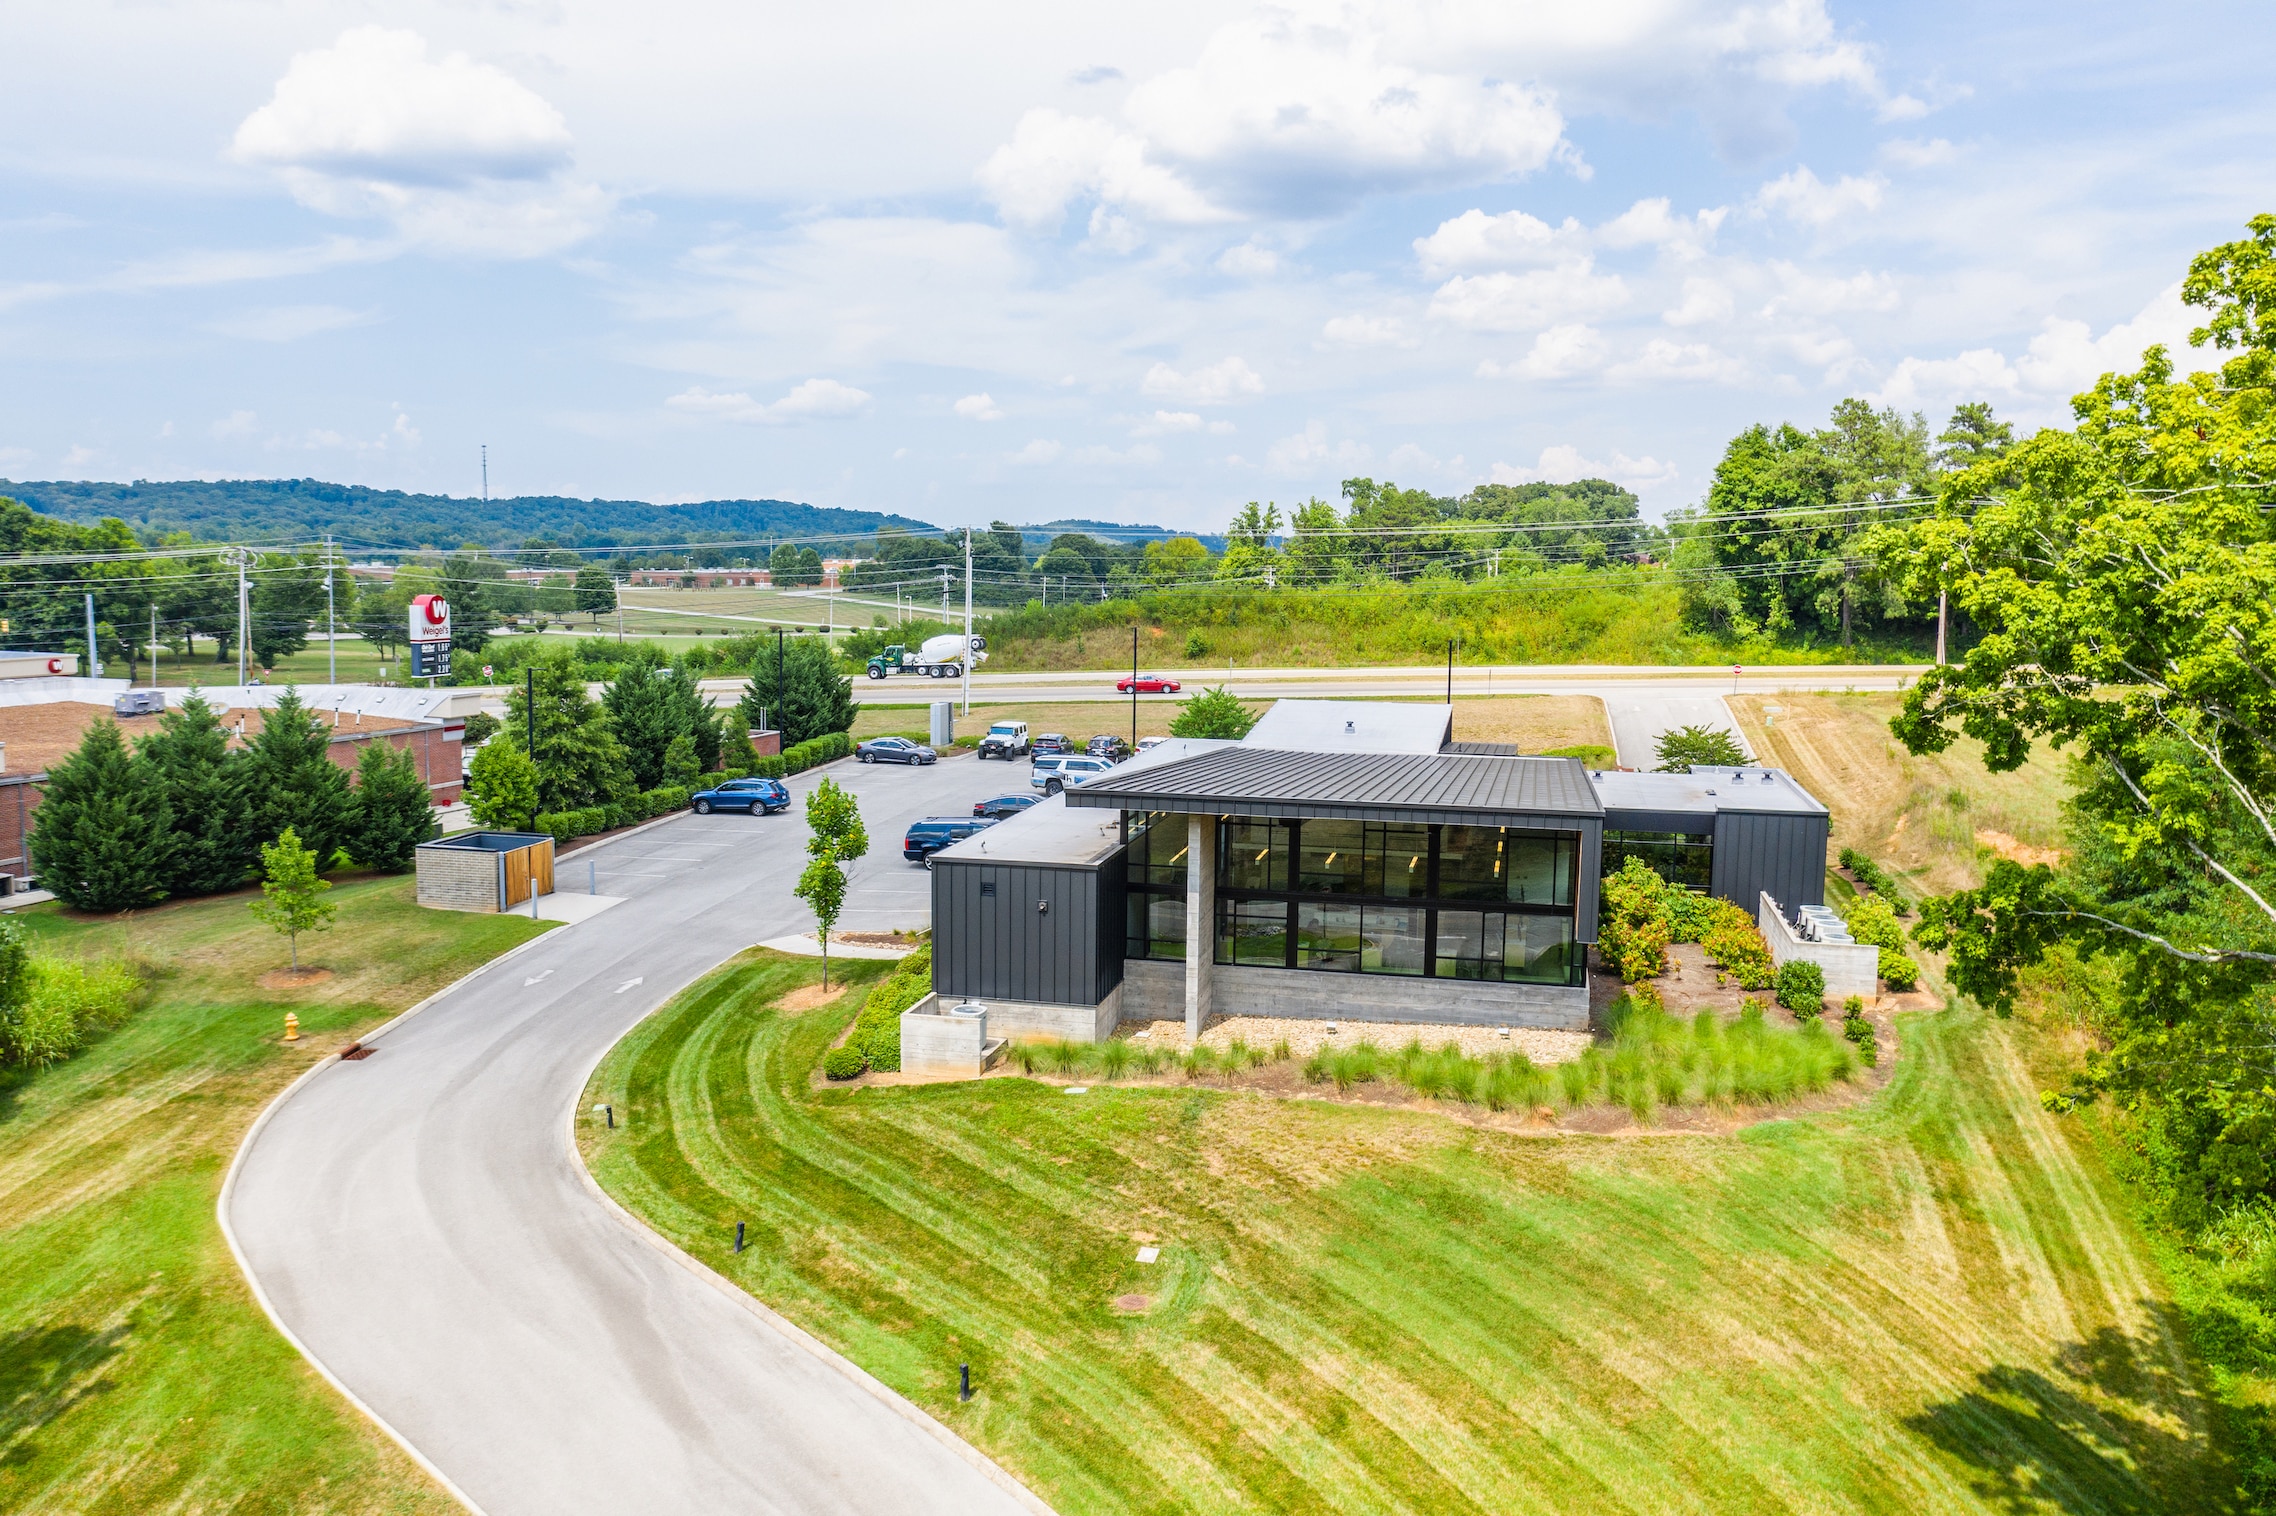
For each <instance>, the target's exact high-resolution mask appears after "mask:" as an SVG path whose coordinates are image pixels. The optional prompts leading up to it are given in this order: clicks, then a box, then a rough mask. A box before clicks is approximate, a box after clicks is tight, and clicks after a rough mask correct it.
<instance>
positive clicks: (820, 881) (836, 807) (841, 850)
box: [793, 779, 869, 989]
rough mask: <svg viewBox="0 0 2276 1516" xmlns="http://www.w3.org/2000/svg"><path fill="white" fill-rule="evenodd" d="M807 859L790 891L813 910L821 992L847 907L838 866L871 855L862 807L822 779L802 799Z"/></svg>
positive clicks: (843, 876) (827, 981)
mask: <svg viewBox="0 0 2276 1516" xmlns="http://www.w3.org/2000/svg"><path fill="white" fill-rule="evenodd" d="M806 829H807V831H808V833H809V834H810V835H809V836H808V837H807V839H806V855H807V857H808V858H809V859H810V860H811V861H810V862H809V863H808V864H807V865H806V872H804V873H803V874H800V875H799V876H798V886H797V888H796V889H795V890H794V891H793V893H794V894H796V895H797V896H798V898H799V899H801V900H803V901H805V902H806V903H807V905H808V906H810V907H812V908H813V911H814V925H815V927H816V929H817V930H816V935H817V936H819V937H820V938H821V939H822V987H823V988H824V989H828V988H829V987H830V932H831V930H832V929H833V928H835V927H836V926H837V924H838V913H839V912H840V911H842V910H844V909H845V904H846V871H845V870H844V869H842V868H840V867H839V865H840V864H843V863H851V862H853V861H854V860H855V859H856V858H859V857H861V856H862V855H864V854H865V853H867V852H868V851H869V831H868V829H867V828H866V827H864V826H863V825H862V824H861V807H860V806H859V805H858V804H857V803H856V802H855V800H854V797H853V796H852V795H850V794H848V793H846V791H844V790H842V789H840V788H839V787H838V785H837V782H836V781H835V780H830V779H825V780H823V781H822V782H821V783H820V784H818V785H816V786H815V787H814V793H813V794H811V795H808V796H807V797H806Z"/></svg>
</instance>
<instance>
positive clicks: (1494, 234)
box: [1415, 209, 1588, 278]
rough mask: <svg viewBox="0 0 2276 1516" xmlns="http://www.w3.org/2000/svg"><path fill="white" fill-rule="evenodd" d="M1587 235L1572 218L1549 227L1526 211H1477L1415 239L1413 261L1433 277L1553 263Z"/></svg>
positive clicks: (1574, 251) (1574, 250) (1570, 252)
mask: <svg viewBox="0 0 2276 1516" xmlns="http://www.w3.org/2000/svg"><path fill="white" fill-rule="evenodd" d="M1587 238H1588V233H1587V231H1586V230H1585V229H1584V228H1583V227H1582V226H1581V224H1580V223H1579V222H1578V221H1575V220H1574V219H1573V218H1572V217H1570V216H1567V217H1566V218H1565V220H1564V224H1563V225H1562V226H1551V225H1550V224H1549V223H1548V222H1546V221H1543V220H1542V219H1541V218H1540V217H1538V216H1529V215H1527V214H1526V213H1525V212H1523V211H1503V212H1502V213H1501V214H1500V215H1498V216H1489V215H1487V214H1486V213H1485V212H1484V211H1482V210H1475V209H1473V210H1467V211H1464V212H1463V213H1462V214H1461V215H1459V216H1456V217H1454V218H1452V219H1451V220H1447V221H1441V222H1440V223H1439V224H1438V230H1436V231H1434V232H1432V233H1431V234H1430V235H1429V236H1427V237H1417V238H1416V239H1415V261H1416V262H1418V263H1420V264H1421V265H1422V271H1423V272H1424V273H1425V274H1428V275H1430V276H1431V277H1432V278H1436V277H1438V276H1439V275H1441V274H1450V273H1454V272H1456V271H1458V270H1464V269H1475V268H1507V267H1509V266H1510V265H1512V264H1525V263H1553V262H1556V261H1558V260H1559V259H1560V258H1570V257H1573V256H1574V255H1575V254H1577V253H1578V252H1579V250H1580V248H1581V247H1582V246H1583V244H1584V243H1585V242H1586V241H1587Z"/></svg>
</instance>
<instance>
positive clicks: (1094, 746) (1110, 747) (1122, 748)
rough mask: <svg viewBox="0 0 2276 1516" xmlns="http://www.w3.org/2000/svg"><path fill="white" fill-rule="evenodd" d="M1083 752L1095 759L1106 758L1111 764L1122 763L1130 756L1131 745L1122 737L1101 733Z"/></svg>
mask: <svg viewBox="0 0 2276 1516" xmlns="http://www.w3.org/2000/svg"><path fill="white" fill-rule="evenodd" d="M1083 751H1084V752H1086V753H1088V754H1090V755H1091V756H1092V757H1093V758H1104V759H1105V760H1106V761H1107V762H1109V763H1120V762H1121V761H1122V760H1123V759H1125V758H1127V757H1129V756H1130V744H1129V743H1128V742H1125V741H1124V740H1123V739H1122V738H1120V737H1115V736H1110V735H1109V734H1107V733H1105V732H1101V733H1099V734H1098V735H1097V736H1096V737H1093V738H1092V739H1091V740H1090V745H1089V746H1088V747H1085V748H1084V749H1083Z"/></svg>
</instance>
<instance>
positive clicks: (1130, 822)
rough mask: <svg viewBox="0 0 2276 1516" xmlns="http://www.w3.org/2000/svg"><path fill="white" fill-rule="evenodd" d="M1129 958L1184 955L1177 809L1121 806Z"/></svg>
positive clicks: (1182, 828) (1182, 839) (1181, 829)
mask: <svg viewBox="0 0 2276 1516" xmlns="http://www.w3.org/2000/svg"><path fill="white" fill-rule="evenodd" d="M1122 824H1123V828H1124V831H1125V833H1126V835H1127V836H1128V839H1129V846H1130V852H1129V865H1128V877H1127V880H1126V889H1127V895H1126V897H1125V898H1126V899H1127V901H1128V907H1127V908H1128V911H1129V917H1128V933H1127V935H1128V938H1129V941H1128V945H1127V946H1126V947H1125V948H1124V949H1123V954H1124V956H1125V957H1129V958H1183V957H1185V937H1186V926H1185V855H1186V817H1184V816H1183V815H1181V814H1179V813H1177V812H1175V811H1125V812H1124V813H1123V817H1122Z"/></svg>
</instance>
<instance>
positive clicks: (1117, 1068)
mask: <svg viewBox="0 0 2276 1516" xmlns="http://www.w3.org/2000/svg"><path fill="white" fill-rule="evenodd" d="M1137 1057H1138V1050H1137V1049H1136V1048H1133V1047H1132V1046H1131V1045H1130V1044H1129V1043H1127V1042H1125V1041H1123V1040H1122V1039H1121V1038H1119V1037H1116V1038H1113V1039H1111V1040H1110V1041H1108V1042H1107V1043H1106V1044H1105V1045H1104V1046H1102V1047H1101V1048H1100V1049H1099V1050H1098V1068H1099V1072H1100V1073H1101V1074H1104V1075H1105V1076H1106V1077H1107V1078H1109V1079H1120V1078H1121V1077H1122V1076H1123V1075H1124V1074H1127V1073H1129V1072H1130V1065H1131V1064H1132V1063H1133V1062H1135V1061H1136V1060H1137Z"/></svg>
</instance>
